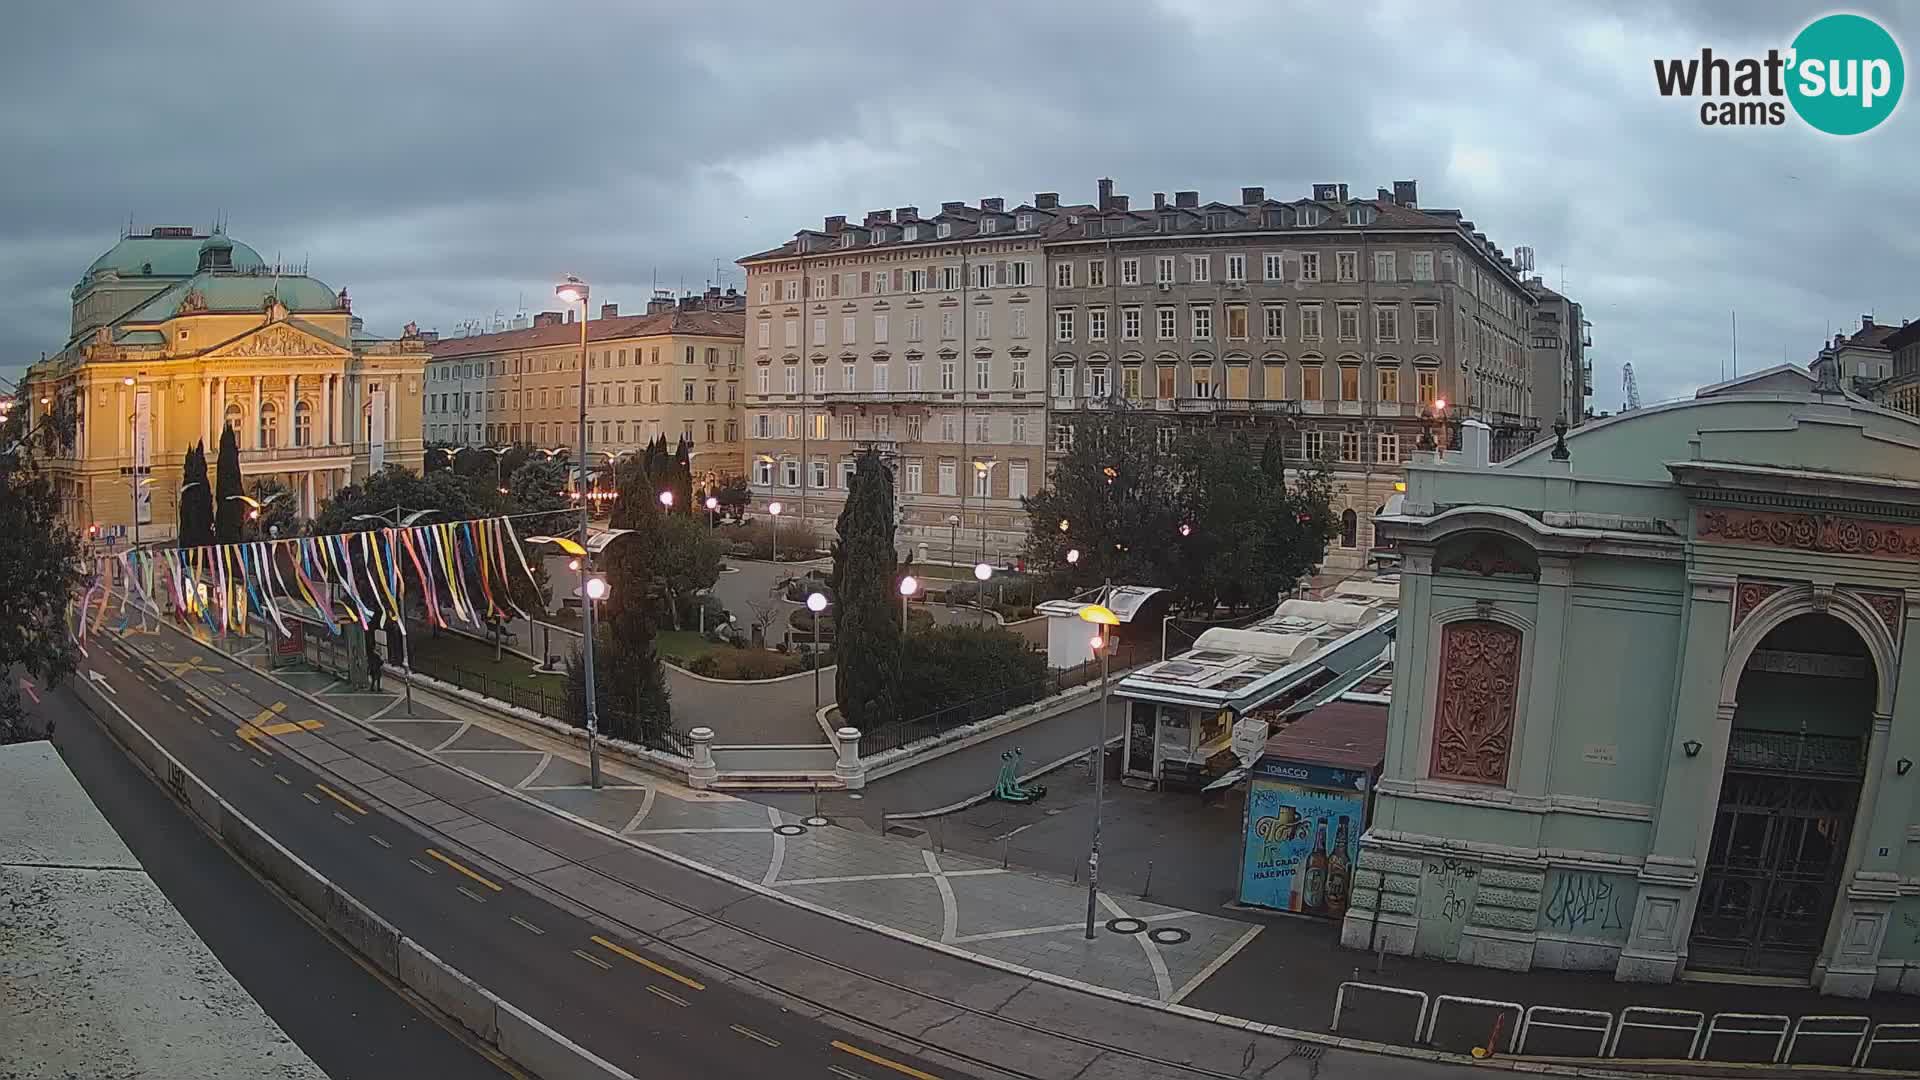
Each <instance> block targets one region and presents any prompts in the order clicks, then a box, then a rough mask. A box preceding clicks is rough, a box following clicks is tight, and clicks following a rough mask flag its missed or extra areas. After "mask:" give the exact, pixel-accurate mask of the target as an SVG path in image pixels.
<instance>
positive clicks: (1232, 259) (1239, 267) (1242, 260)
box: [1227, 255, 1247, 281]
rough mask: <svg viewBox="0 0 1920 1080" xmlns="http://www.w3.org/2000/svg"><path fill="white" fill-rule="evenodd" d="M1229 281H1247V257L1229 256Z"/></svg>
mask: <svg viewBox="0 0 1920 1080" xmlns="http://www.w3.org/2000/svg"><path fill="white" fill-rule="evenodd" d="M1227 280H1228V281H1245V280H1247V257H1246V256H1245V255H1229V256H1227Z"/></svg>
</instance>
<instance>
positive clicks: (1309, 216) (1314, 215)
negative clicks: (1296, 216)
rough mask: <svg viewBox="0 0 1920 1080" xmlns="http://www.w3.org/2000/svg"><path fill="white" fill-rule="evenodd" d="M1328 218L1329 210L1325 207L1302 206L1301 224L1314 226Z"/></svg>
mask: <svg viewBox="0 0 1920 1080" xmlns="http://www.w3.org/2000/svg"><path fill="white" fill-rule="evenodd" d="M1325 220H1327V211H1326V210H1325V209H1324V208H1323V207H1318V206H1303V207H1301V208H1300V224H1301V225H1303V226H1309V227H1310V226H1314V225H1318V224H1320V223H1321V222H1323V221H1325Z"/></svg>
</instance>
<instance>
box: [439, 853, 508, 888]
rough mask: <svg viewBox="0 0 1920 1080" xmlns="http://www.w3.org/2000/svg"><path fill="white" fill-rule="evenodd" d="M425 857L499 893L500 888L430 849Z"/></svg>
mask: <svg viewBox="0 0 1920 1080" xmlns="http://www.w3.org/2000/svg"><path fill="white" fill-rule="evenodd" d="M427 857H428V858H432V859H438V860H439V861H441V862H443V863H446V864H447V865H448V866H451V867H453V868H454V869H455V870H458V871H460V872H461V873H463V874H465V875H467V876H468V877H469V878H472V879H473V880H475V881H477V882H479V883H480V884H482V885H485V886H486V887H487V888H489V889H492V890H493V891H494V892H500V891H501V889H500V886H498V885H495V884H494V883H493V882H491V881H488V880H487V879H486V878H483V877H481V876H480V875H479V874H476V873H474V872H473V871H471V870H469V869H467V868H466V867H464V866H461V865H460V864H459V863H457V862H454V861H453V860H452V859H449V858H447V857H446V856H445V855H442V854H440V853H439V852H437V851H435V850H433V849H432V848H428V849H427Z"/></svg>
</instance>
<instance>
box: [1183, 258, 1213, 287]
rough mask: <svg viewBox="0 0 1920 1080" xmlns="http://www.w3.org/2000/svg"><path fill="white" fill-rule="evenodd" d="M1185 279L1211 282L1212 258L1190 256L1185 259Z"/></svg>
mask: <svg viewBox="0 0 1920 1080" xmlns="http://www.w3.org/2000/svg"><path fill="white" fill-rule="evenodd" d="M1187 279H1188V280H1189V281H1194V282H1201V281H1212V280H1213V256H1211V255H1190V256H1188V257H1187Z"/></svg>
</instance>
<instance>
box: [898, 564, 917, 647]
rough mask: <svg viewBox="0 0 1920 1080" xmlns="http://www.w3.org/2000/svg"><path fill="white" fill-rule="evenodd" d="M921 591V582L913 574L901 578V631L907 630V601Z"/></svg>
mask: <svg viewBox="0 0 1920 1080" xmlns="http://www.w3.org/2000/svg"><path fill="white" fill-rule="evenodd" d="M919 591H920V582H919V581H918V580H916V579H915V578H914V576H913V575H912V574H908V575H907V576H906V577H903V578H901V579H900V632H901V633H902V634H905V633H906V632H907V601H908V600H911V599H913V594H914V593H917V592H919Z"/></svg>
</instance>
